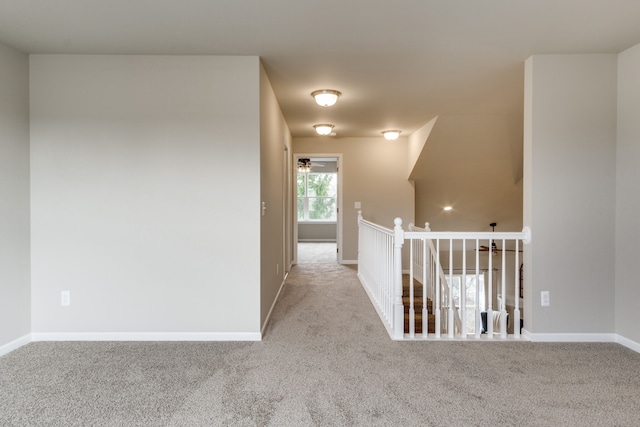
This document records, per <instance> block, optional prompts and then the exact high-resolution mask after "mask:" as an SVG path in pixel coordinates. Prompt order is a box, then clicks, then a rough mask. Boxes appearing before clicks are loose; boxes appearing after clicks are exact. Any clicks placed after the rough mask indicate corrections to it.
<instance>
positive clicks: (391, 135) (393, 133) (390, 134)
mask: <svg viewBox="0 0 640 427" xmlns="http://www.w3.org/2000/svg"><path fill="white" fill-rule="evenodd" d="M400 132H401V131H399V130H383V131H382V135H384V139H386V140H387V141H395V140H396V139H398V137H399V136H400Z"/></svg>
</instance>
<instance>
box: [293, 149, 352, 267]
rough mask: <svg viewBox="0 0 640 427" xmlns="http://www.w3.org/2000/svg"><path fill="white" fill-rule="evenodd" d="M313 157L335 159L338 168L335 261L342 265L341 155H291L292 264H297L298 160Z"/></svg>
mask: <svg viewBox="0 0 640 427" xmlns="http://www.w3.org/2000/svg"><path fill="white" fill-rule="evenodd" d="M314 157H326V158H335V159H336V162H337V167H338V200H337V205H338V206H337V208H338V212H337V215H336V246H337V248H338V254H337V257H336V259H337V261H338V264H342V212H343V209H342V154H340V153H294V155H293V164H292V165H291V177H292V184H293V183H294V182H295V183H296V185H295V186H294V185H292V191H291V197H292V199H291V200H292V203H291V206H292V214H291V218H292V219H293V221H292V225H293V227H292V228H293V242H292V248H293V263H294V264H297V263H298V186H297V182H298V159H308V158H314Z"/></svg>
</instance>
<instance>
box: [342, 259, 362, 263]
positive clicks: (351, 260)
mask: <svg viewBox="0 0 640 427" xmlns="http://www.w3.org/2000/svg"><path fill="white" fill-rule="evenodd" d="M340 264H358V260H357V259H343V260H342V262H341V263H340Z"/></svg>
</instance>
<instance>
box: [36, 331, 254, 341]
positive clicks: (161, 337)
mask: <svg viewBox="0 0 640 427" xmlns="http://www.w3.org/2000/svg"><path fill="white" fill-rule="evenodd" d="M31 340H32V341H260V340H262V334H261V333H260V332H34V333H32V334H31Z"/></svg>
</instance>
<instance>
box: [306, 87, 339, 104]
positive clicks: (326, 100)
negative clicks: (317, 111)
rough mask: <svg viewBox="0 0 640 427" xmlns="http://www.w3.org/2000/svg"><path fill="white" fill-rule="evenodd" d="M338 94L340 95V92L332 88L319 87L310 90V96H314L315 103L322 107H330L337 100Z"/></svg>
mask: <svg viewBox="0 0 640 427" xmlns="http://www.w3.org/2000/svg"><path fill="white" fill-rule="evenodd" d="M340 95H342V94H341V93H340V92H338V91H337V90H333V89H320V90H316V91H314V92H311V96H313V97H314V98H315V100H316V103H317V104H318V105H320V106H322V107H331V106H332V105H333V104H335V103H336V102H338V97H339V96H340Z"/></svg>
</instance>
